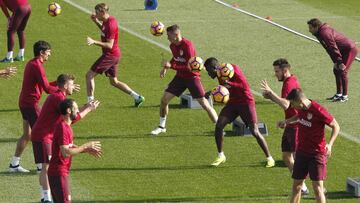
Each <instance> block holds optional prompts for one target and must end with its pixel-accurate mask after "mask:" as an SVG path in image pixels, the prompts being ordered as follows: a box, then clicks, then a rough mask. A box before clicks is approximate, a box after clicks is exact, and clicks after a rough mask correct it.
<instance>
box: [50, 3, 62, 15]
mask: <svg viewBox="0 0 360 203" xmlns="http://www.w3.org/2000/svg"><path fill="white" fill-rule="evenodd" d="M60 13H61V6H60V5H59V4H58V3H55V2H53V3H51V4H49V6H48V14H49V15H50V16H52V17H55V16H58V15H60Z"/></svg>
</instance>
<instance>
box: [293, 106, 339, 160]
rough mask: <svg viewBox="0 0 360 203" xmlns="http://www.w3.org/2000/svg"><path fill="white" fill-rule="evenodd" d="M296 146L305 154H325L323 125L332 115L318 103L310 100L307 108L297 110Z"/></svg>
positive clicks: (328, 122)
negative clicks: (297, 132)
mask: <svg viewBox="0 0 360 203" xmlns="http://www.w3.org/2000/svg"><path fill="white" fill-rule="evenodd" d="M298 118H299V121H298V127H299V134H298V147H297V150H298V151H301V152H304V153H307V154H325V153H326V152H325V145H326V140H325V125H329V124H330V123H331V122H332V121H333V120H334V117H333V116H332V115H331V114H330V113H329V112H328V111H327V110H326V109H325V108H324V107H322V106H321V105H320V104H318V103H317V102H315V101H311V106H310V108H309V109H307V110H298Z"/></svg>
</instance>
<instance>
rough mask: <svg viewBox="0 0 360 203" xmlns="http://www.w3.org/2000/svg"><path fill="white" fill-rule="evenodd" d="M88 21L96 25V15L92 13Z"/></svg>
mask: <svg viewBox="0 0 360 203" xmlns="http://www.w3.org/2000/svg"><path fill="white" fill-rule="evenodd" d="M90 19H91V20H92V21H94V22H95V23H96V22H97V18H96V14H95V13H92V14H91V15H90Z"/></svg>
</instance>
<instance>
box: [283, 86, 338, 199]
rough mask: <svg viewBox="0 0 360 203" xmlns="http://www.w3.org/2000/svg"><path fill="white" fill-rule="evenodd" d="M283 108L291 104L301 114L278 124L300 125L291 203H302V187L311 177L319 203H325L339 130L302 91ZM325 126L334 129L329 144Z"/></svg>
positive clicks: (322, 110)
mask: <svg viewBox="0 0 360 203" xmlns="http://www.w3.org/2000/svg"><path fill="white" fill-rule="evenodd" d="M286 99H287V100H285V101H283V105H287V106H288V105H289V103H290V105H291V106H292V107H293V108H295V109H297V110H298V114H297V115H295V116H293V117H291V118H288V119H286V120H284V121H280V122H279V123H278V127H280V128H285V127H286V126H287V125H290V124H293V123H298V128H299V133H298V146H297V149H296V153H295V163H294V169H293V173H292V178H293V179H294V182H293V187H292V195H291V199H290V202H291V203H299V202H300V199H301V188H302V186H303V184H304V180H305V179H306V177H307V176H308V175H309V176H310V179H311V181H312V185H313V189H314V194H315V199H316V202H321V203H325V202H326V200H325V194H324V180H325V177H326V162H327V157H329V156H330V155H331V151H332V146H333V144H334V142H335V140H336V138H337V136H338V133H339V131H340V127H339V124H338V123H337V121H336V120H335V118H334V117H333V116H332V115H331V114H330V113H329V112H328V111H327V110H326V109H325V108H324V107H323V106H321V105H320V104H318V103H317V102H316V101H313V100H310V99H308V98H307V97H306V96H305V94H304V93H303V91H302V90H301V89H293V90H292V91H291V92H290V93H289V94H288V96H287V97H286ZM325 125H327V126H329V127H330V128H331V135H330V140H329V142H328V144H326V140H325Z"/></svg>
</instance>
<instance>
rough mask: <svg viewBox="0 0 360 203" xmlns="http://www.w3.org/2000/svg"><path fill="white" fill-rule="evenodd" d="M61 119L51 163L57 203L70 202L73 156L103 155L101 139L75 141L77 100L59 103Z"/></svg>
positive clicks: (55, 137)
mask: <svg viewBox="0 0 360 203" xmlns="http://www.w3.org/2000/svg"><path fill="white" fill-rule="evenodd" d="M59 111H60V114H61V117H62V119H61V121H60V122H59V123H58V124H57V125H56V128H55V131H54V140H53V143H52V151H53V156H52V157H51V161H50V164H49V171H48V176H49V183H50V188H51V194H52V197H53V200H54V202H55V203H70V202H71V193H70V183H69V172H70V166H71V160H72V157H73V156H75V155H77V154H79V153H82V152H85V153H88V154H90V155H92V156H94V157H96V158H99V157H101V154H102V151H101V144H100V142H99V141H91V142H88V143H85V144H83V145H81V146H76V145H75V144H74V143H73V140H74V134H73V130H72V128H71V123H72V122H74V120H75V119H76V117H77V112H78V111H79V109H78V106H77V104H76V102H75V101H74V100H72V99H65V100H64V101H62V102H61V103H60V104H59Z"/></svg>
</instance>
